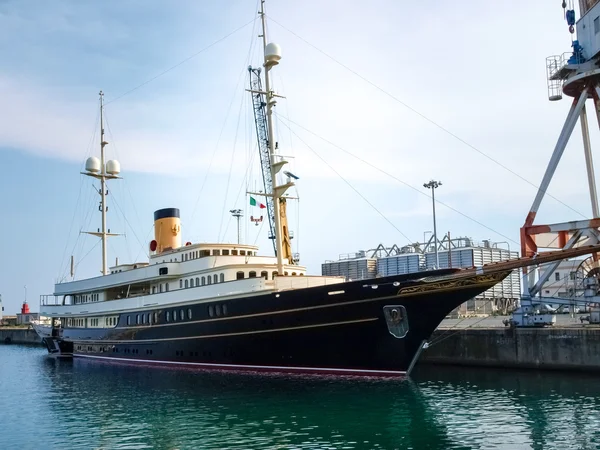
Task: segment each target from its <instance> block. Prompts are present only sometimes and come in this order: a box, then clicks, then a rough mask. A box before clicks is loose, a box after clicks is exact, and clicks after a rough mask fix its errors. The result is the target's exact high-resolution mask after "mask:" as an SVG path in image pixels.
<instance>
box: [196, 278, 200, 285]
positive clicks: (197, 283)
mask: <svg viewBox="0 0 600 450" xmlns="http://www.w3.org/2000/svg"><path fill="white" fill-rule="evenodd" d="M198 286H200V278H198V277H196V287H198Z"/></svg>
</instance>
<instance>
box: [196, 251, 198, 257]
mask: <svg viewBox="0 0 600 450" xmlns="http://www.w3.org/2000/svg"><path fill="white" fill-rule="evenodd" d="M196 259H198V250H196Z"/></svg>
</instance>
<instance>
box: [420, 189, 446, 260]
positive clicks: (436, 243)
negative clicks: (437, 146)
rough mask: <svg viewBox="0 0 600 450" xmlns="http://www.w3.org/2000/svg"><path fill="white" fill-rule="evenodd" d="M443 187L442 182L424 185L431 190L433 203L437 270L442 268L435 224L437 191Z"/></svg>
mask: <svg viewBox="0 0 600 450" xmlns="http://www.w3.org/2000/svg"><path fill="white" fill-rule="evenodd" d="M441 185H442V182H441V181H435V180H431V181H430V182H429V183H425V184H424V185H423V187H424V188H427V189H431V200H432V202H433V242H434V245H435V247H434V248H435V268H436V269H439V268H440V257H439V255H438V240H437V229H436V224H435V190H436V188H438V187H440V186H441Z"/></svg>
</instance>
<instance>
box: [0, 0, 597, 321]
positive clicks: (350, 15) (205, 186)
mask: <svg viewBox="0 0 600 450" xmlns="http://www.w3.org/2000/svg"><path fill="white" fill-rule="evenodd" d="M257 10H258V4H257V1H256V0H223V1H220V2H197V1H186V0H177V1H174V2H170V3H166V2H161V1H158V0H143V1H142V0H128V1H121V2H116V1H108V2H92V1H75V0H56V1H53V2H46V1H43V0H32V1H29V2H19V1H17V0H13V1H11V0H8V1H3V2H0V55H1V56H2V64H1V65H0V99H1V100H0V121H1V126H0V167H1V168H2V176H1V177H0V193H1V194H0V210H1V211H2V212H3V215H2V218H3V220H1V221H0V236H2V237H4V239H5V242H4V245H3V251H2V255H3V258H2V259H1V260H0V261H1V262H0V294H1V295H2V301H3V303H4V306H5V314H14V313H16V312H17V310H18V309H19V308H20V305H21V303H22V302H23V300H24V299H25V298H26V299H27V300H28V302H29V304H30V306H31V309H32V310H34V311H35V310H38V302H39V295H40V294H50V293H52V292H53V288H54V283H55V282H57V281H58V280H66V279H69V278H70V277H69V258H70V256H71V255H73V256H74V258H75V264H76V274H75V278H76V279H81V278H87V277H91V276H96V275H98V274H99V271H100V269H101V251H100V245H99V243H98V242H99V241H98V239H97V238H94V237H93V236H88V235H85V234H81V231H86V230H91V231H94V230H96V229H97V228H98V227H100V213H99V212H98V201H99V198H98V197H99V196H98V195H97V194H96V193H95V192H94V188H93V185H94V183H93V180H92V179H90V178H88V177H85V176H83V175H81V174H80V172H81V171H82V170H83V167H84V164H85V160H86V158H88V157H89V156H99V151H100V150H99V125H98V124H99V117H98V105H99V100H98V93H99V91H100V90H102V91H103V92H104V94H105V97H104V98H105V103H106V108H105V112H106V114H105V116H106V119H107V124H106V126H105V131H106V134H107V135H106V139H107V140H108V141H109V145H108V146H107V159H118V160H119V161H120V163H121V169H122V174H121V175H122V176H123V180H116V181H112V182H110V184H109V189H110V193H109V196H108V200H107V204H108V207H109V212H108V224H109V228H110V229H111V232H113V233H123V234H124V236H121V237H115V238H111V239H110V244H109V250H108V255H109V262H110V263H111V264H113V263H114V262H115V259H116V258H117V257H118V258H119V261H120V262H128V261H134V260H135V261H143V260H144V259H147V252H148V244H149V241H150V240H151V239H152V234H153V229H152V220H153V216H152V214H153V212H154V211H155V210H157V209H160V208H165V207H177V208H180V210H181V220H182V229H183V239H184V242H185V241H192V242H215V241H224V242H235V241H236V239H237V233H236V224H235V221H234V219H232V218H231V215H230V214H229V210H230V209H233V208H241V209H243V210H244V212H245V217H244V219H243V220H242V237H243V240H244V242H246V243H249V244H256V245H259V246H260V247H261V249H262V252H263V253H264V254H272V247H271V243H270V241H269V240H268V239H267V238H266V236H267V227H266V226H265V225H263V226H258V227H257V226H254V225H252V224H251V223H250V221H249V216H250V215H258V214H260V210H258V209H255V208H252V207H250V205H249V201H248V196H247V195H246V194H245V192H246V191H248V190H250V191H252V190H256V189H260V183H261V179H260V173H259V169H258V166H257V157H258V151H257V149H256V143H255V142H256V136H255V131H254V128H253V127H254V123H253V119H252V110H251V104H250V98H249V94H248V93H246V92H245V91H244V89H246V88H247V84H248V78H247V77H248V75H247V73H248V72H247V67H248V65H253V66H255V67H256V66H259V65H260V54H261V48H260V39H259V38H258V34H259V33H258V26H259V21H258V20H257V14H256V11H257ZM267 15H268V37H269V40H270V41H273V42H276V43H278V44H279V45H280V46H281V48H282V53H283V57H282V59H281V63H280V64H279V65H278V66H276V67H275V68H273V71H272V80H273V85H274V88H275V90H276V91H277V92H278V93H279V94H281V95H283V96H284V97H285V98H280V99H279V100H278V103H277V107H276V136H277V141H278V143H279V149H280V152H281V153H282V154H284V155H287V156H289V158H288V160H289V161H290V165H289V170H290V171H292V172H293V173H295V174H296V175H298V176H299V177H300V179H299V180H298V182H297V186H296V188H294V189H292V190H291V191H289V194H290V195H293V196H298V197H299V200H298V201H294V202H292V201H290V206H289V209H290V228H291V229H292V231H293V232H294V239H293V241H292V242H293V247H294V251H295V252H296V251H297V252H299V253H300V259H301V264H303V265H305V266H307V268H308V271H309V273H311V274H320V269H321V267H320V265H321V263H322V262H324V261H325V260H336V259H338V257H339V255H340V254H346V253H353V252H356V251H358V250H367V249H370V248H375V247H376V246H377V245H378V244H379V243H383V244H384V245H386V246H391V245H393V244H397V245H406V244H408V243H410V242H416V241H422V240H423V234H424V232H426V231H430V230H432V214H431V198H430V197H429V193H428V192H427V190H426V189H424V188H423V187H422V185H423V183H425V182H427V181H429V180H430V179H435V180H440V181H442V183H443V184H442V186H441V187H440V188H439V189H438V190H437V191H436V200H438V201H439V202H438V203H437V206H436V208H437V211H436V212H437V226H438V234H442V233H446V232H450V233H451V234H452V236H453V237H455V236H456V237H458V236H469V237H471V238H473V239H475V240H476V241H481V240H483V239H490V240H492V241H494V242H506V243H507V244H503V245H509V246H510V248H511V249H515V250H517V249H518V246H519V228H520V227H521V225H522V224H523V222H524V219H525V216H526V215H527V212H528V211H529V208H530V207H531V203H532V202H533V199H534V197H535V194H536V191H537V186H538V185H539V183H540V181H541V179H542V176H543V173H544V171H545V169H546V165H547V162H548V160H549V159H550V155H551V154H552V150H553V148H554V145H555V143H556V139H557V137H558V135H559V133H560V130H561V127H562V124H563V122H564V120H565V117H566V114H567V111H568V108H569V104H570V101H569V100H568V99H563V100H562V101H560V102H549V101H548V97H547V84H546V73H545V58H546V57H547V56H550V55H556V54H561V53H563V52H568V51H569V50H570V43H571V36H570V34H569V33H568V30H567V25H566V22H565V21H564V18H563V11H562V9H561V8H560V5H559V4H558V3H556V4H555V3H553V4H549V3H548V2H546V1H543V0H535V1H534V0H531V1H529V2H517V1H506V2H494V3H490V2H477V1H471V0H468V1H466V2H462V3H461V6H460V7H458V8H457V7H456V4H455V3H453V2H442V1H429V2H397V1H393V0H373V1H371V2H369V5H368V7H365V3H364V2H359V1H348V0H345V1H342V0H330V1H328V2H322V1H317V0H305V1H303V2H297V1H292V0H272V1H269V2H268V3H267ZM588 111H590V113H591V111H593V109H591V107H590V106H588ZM596 123H597V122H596V120H594V118H593V117H591V118H590V127H591V137H592V147H593V146H594V145H595V143H597V142H598V137H599V136H598V134H599V133H598V127H596V125H595V124H596ZM351 155H355V156H356V157H353V156H351ZM587 189H588V188H587V183H586V179H585V164H584V158H583V150H582V144H581V133H580V129H579V127H577V128H576V129H575V132H574V133H573V138H572V139H571V141H570V143H569V145H568V147H567V149H566V151H565V154H564V156H563V160H562V161H561V164H560V165H559V167H558V170H557V171H556V174H555V177H554V179H553V181H552V183H551V185H550V189H549V193H550V194H551V195H552V196H553V197H554V198H550V197H546V198H545V199H544V201H543V202H542V206H541V208H540V211H539V214H538V218H537V220H536V223H540V224H542V223H554V222H563V221H567V220H577V219H583V218H589V217H590V216H591V207H590V202H589V198H588V190H587ZM446 205H447V206H446ZM448 206H449V207H450V208H449V207H448ZM457 211H458V212H457Z"/></svg>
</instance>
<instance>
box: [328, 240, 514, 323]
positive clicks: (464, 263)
mask: <svg viewBox="0 0 600 450" xmlns="http://www.w3.org/2000/svg"><path fill="white" fill-rule="evenodd" d="M501 245H504V246H506V248H503V247H502V246H501ZM435 250H436V245H435V242H434V241H433V237H432V238H431V239H429V241H428V242H423V243H415V244H411V245H407V246H404V247H398V246H397V245H393V246H392V247H385V246H384V245H383V244H380V245H379V246H378V247H376V248H374V249H371V250H361V251H359V252H356V253H350V254H343V255H340V256H339V259H338V260H337V261H326V262H324V263H323V264H322V265H321V273H322V275H327V276H344V277H346V279H348V280H361V279H367V278H376V277H385V276H390V275H399V274H407V273H414V272H419V271H424V270H433V269H435V268H436V266H437V267H438V268H440V269H445V268H448V267H461V268H465V267H474V266H481V265H483V264H488V263H492V262H497V261H504V260H507V259H512V258H518V257H519V253H518V252H516V251H511V250H510V248H509V247H508V245H507V244H506V243H501V242H490V241H483V242H481V243H479V242H474V241H473V240H472V239H471V238H467V237H459V238H454V239H450V238H449V236H444V238H443V239H442V240H439V241H438V242H437V256H436V252H435ZM449 255H450V257H449ZM436 259H437V260H439V263H438V262H437V261H436ZM520 298H521V276H520V274H519V272H518V271H514V272H513V273H512V274H511V275H510V276H508V277H507V278H506V279H505V280H504V281H503V282H502V283H498V284H497V285H495V286H494V287H492V288H490V289H488V290H487V291H485V292H483V293H482V294H480V295H478V296H477V297H475V298H473V299H471V300H469V301H468V302H466V303H464V304H463V305H461V306H460V307H459V308H457V310H455V311H454V313H453V315H454V316H457V315H458V316H474V315H489V314H492V313H494V312H499V313H506V312H508V311H510V310H511V309H512V307H513V306H514V305H515V302H516V301H517V300H519V299H520Z"/></svg>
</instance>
